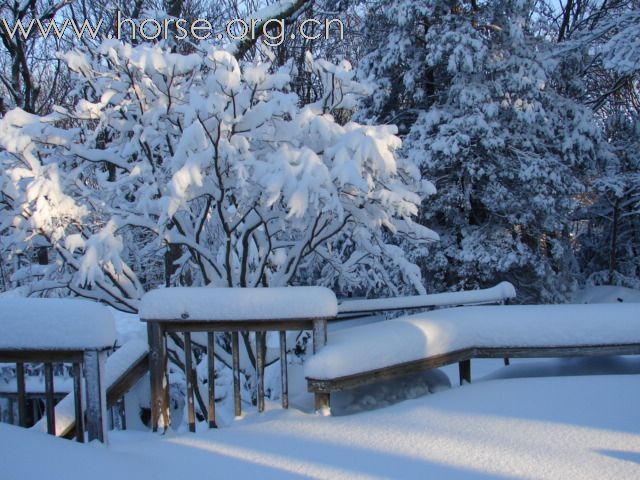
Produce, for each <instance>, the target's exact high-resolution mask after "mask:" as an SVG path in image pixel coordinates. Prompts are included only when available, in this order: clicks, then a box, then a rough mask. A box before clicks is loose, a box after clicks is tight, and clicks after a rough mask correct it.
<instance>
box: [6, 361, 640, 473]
mask: <svg viewBox="0 0 640 480" xmlns="http://www.w3.org/2000/svg"><path fill="white" fill-rule="evenodd" d="M509 368H511V367H506V368H505V369H509ZM639 394H640V382H638V377H637V375H610V376H588V377H562V378H518V379H510V380H491V381H479V382H476V383H473V384H470V385H465V386H463V387H456V388H453V389H451V390H448V391H444V392H439V393H437V394H435V395H427V396H425V397H421V398H418V399H415V400H409V401H406V402H403V403H400V404H396V405H394V406H391V407H388V408H385V409H382V410H376V411H372V412H364V413H360V414H358V415H351V416H345V417H321V416H317V415H313V414H305V413H302V412H300V411H296V410H290V411H284V410H281V409H280V408H279V407H276V406H274V407H273V409H272V410H268V411H267V412H265V413H264V414H261V415H249V416H247V417H246V418H243V419H242V420H238V421H236V422H234V423H233V425H232V426H231V427H230V428H224V429H218V430H210V431H206V430H203V431H200V430H199V432H198V433H196V434H190V433H184V434H176V433H174V432H172V433H168V434H166V435H157V434H152V433H146V432H133V431H125V432H109V439H110V443H109V446H106V447H105V446H102V445H99V444H96V445H86V444H85V445H81V444H77V443H75V442H73V441H68V440H63V439H59V438H53V437H51V436H48V435H44V434H40V433H37V432H32V431H28V430H24V429H20V428H18V427H12V426H9V425H4V424H1V425H0V445H2V456H0V471H1V472H2V477H3V478H7V479H14V478H15V479H24V480H41V479H42V478H51V479H64V480H88V479H91V480H107V479H108V480H112V479H120V480H128V479H132V480H133V479H135V480H158V479H165V478H167V479H178V478H234V479H261V480H262V479H299V478H332V479H341V478H342V479H358V478H402V479H472V480H473V479H493V478H536V479H563V480H573V479H575V480H591V479H594V480H601V479H616V480H626V479H630V480H631V479H634V480H635V479H637V478H640V409H638V408H637V403H636V402H634V401H633V400H632V399H636V398H638V395H639ZM200 426H201V425H198V427H200ZM34 459H37V461H34ZM207 472H209V473H207Z"/></svg>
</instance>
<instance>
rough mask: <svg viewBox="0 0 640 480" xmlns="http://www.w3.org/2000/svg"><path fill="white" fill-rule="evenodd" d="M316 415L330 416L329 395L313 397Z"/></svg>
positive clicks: (321, 394)
mask: <svg viewBox="0 0 640 480" xmlns="http://www.w3.org/2000/svg"><path fill="white" fill-rule="evenodd" d="M314 403H315V410H316V413H322V414H325V415H331V394H329V393H316V394H315V395H314Z"/></svg>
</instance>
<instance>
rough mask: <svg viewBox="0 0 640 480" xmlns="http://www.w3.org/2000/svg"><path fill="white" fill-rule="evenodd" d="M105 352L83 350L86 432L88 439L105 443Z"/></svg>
mask: <svg viewBox="0 0 640 480" xmlns="http://www.w3.org/2000/svg"><path fill="white" fill-rule="evenodd" d="M105 356H106V352H105V351H98V350H87V351H85V352H84V378H85V384H86V389H87V432H88V436H89V441H92V440H96V439H97V440H100V441H101V442H103V443H107V408H106V407H107V395H106V389H105V388H104V385H103V381H104V380H103V379H104V361H105Z"/></svg>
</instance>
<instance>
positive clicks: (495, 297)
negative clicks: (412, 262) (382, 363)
mask: <svg viewBox="0 0 640 480" xmlns="http://www.w3.org/2000/svg"><path fill="white" fill-rule="evenodd" d="M515 296H516V289H515V288H514V286H513V285H512V284H511V283H509V282H500V283H499V284H498V285H496V286H494V287H491V288H485V289H480V290H466V291H461V292H446V293H435V294H430V295H413V296H409V297H393V298H373V299H362V300H350V299H345V300H343V301H342V302H341V303H340V304H339V305H338V318H340V319H345V320H346V319H350V318H357V317H363V316H368V315H373V314H376V313H380V312H389V311H396V310H417V309H424V308H433V307H443V306H461V305H483V304H489V303H503V302H505V301H506V300H509V299H511V298H515Z"/></svg>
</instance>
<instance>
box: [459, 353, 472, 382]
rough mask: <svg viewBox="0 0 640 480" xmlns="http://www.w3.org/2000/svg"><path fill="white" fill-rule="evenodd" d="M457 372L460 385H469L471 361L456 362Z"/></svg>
mask: <svg viewBox="0 0 640 480" xmlns="http://www.w3.org/2000/svg"><path fill="white" fill-rule="evenodd" d="M458 372H459V373H460V385H463V384H464V383H465V382H466V383H471V360H470V359H469V360H462V361H461V362H458Z"/></svg>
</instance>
